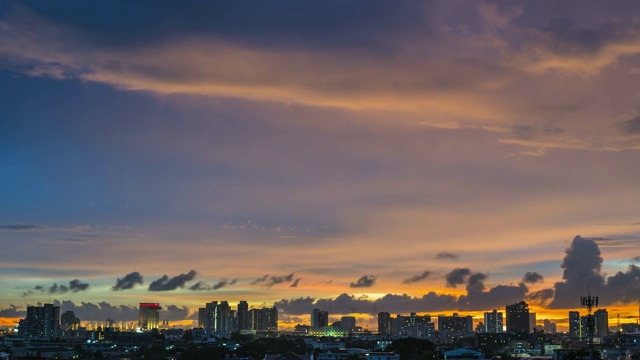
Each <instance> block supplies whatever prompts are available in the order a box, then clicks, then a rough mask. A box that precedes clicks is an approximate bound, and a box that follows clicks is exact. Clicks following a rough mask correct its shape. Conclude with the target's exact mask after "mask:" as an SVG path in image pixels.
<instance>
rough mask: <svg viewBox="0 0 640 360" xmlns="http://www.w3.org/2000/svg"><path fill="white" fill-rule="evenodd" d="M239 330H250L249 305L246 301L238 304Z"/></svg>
mask: <svg viewBox="0 0 640 360" xmlns="http://www.w3.org/2000/svg"><path fill="white" fill-rule="evenodd" d="M238 330H249V304H247V302H246V301H244V300H241V301H240V302H239V303H238Z"/></svg>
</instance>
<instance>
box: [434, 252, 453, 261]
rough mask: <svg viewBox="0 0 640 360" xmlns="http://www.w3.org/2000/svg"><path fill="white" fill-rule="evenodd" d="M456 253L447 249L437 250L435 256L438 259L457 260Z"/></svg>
mask: <svg viewBox="0 0 640 360" xmlns="http://www.w3.org/2000/svg"><path fill="white" fill-rule="evenodd" d="M458 257H459V256H458V255H456V254H453V253H450V252H448V251H442V252H439V253H438V254H437V255H436V256H435V258H436V259H438V260H458Z"/></svg>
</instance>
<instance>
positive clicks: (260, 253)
mask: <svg viewBox="0 0 640 360" xmlns="http://www.w3.org/2000/svg"><path fill="white" fill-rule="evenodd" d="M638 14H640V3H638V2H637V1H635V0H628V1H622V0H621V1H616V2H601V1H583V0H581V1H577V0H574V1H549V0H542V1H536V2H512V1H475V2H468V1H456V0H453V1H381V0H368V1H360V0H350V1H344V0H340V1H338V0H324V1H304V2H301V1H294V0H289V1H281V0H274V1H268V2H265V1H230V0H228V1H227V0H221V1H215V2H205V1H202V2H200V1H188V2H184V1H164V2H160V3H159V2H155V1H136V2H131V1H124V0H123V1H109V2H100V1H85V0H75V1H68V2H64V4H63V3H60V2H51V1H11V0H2V1H0V44H1V46H0V94H2V95H1V96H0V109H1V111H0V246H1V250H0V289H2V291H0V325H11V324H14V323H16V322H17V320H18V319H19V318H21V317H23V316H24V314H25V309H26V307H27V306H33V305H38V304H42V303H51V302H53V303H56V304H59V305H60V306H61V310H62V311H63V312H64V311H66V310H73V311H74V312H75V313H76V316H78V317H79V318H80V319H81V320H83V321H85V322H92V321H93V322H99V321H104V320H106V319H107V318H111V319H114V320H116V321H124V322H127V321H131V322H133V321H135V319H137V306H138V303H140V302H158V303H160V304H161V306H163V309H165V310H163V313H162V315H161V317H163V318H166V319H168V320H170V321H171V322H172V323H176V324H191V323H192V321H193V320H194V319H195V314H196V313H197V309H198V307H203V306H204V304H205V303H207V302H210V301H216V300H217V301H223V300H226V301H229V302H230V304H231V305H232V308H235V305H236V304H237V302H238V301H239V300H246V301H248V302H249V304H250V306H252V307H263V306H274V305H275V306H276V307H278V309H279V316H280V326H281V327H283V328H290V327H292V326H293V325H295V324H297V323H308V322H309V313H310V311H311V309H312V308H320V309H327V310H330V311H331V313H332V317H333V318H335V319H339V317H340V316H342V315H353V314H356V315H357V316H358V318H359V319H361V320H362V321H363V323H364V324H370V327H371V328H373V329H375V328H376V327H377V326H376V325H375V319H376V316H377V313H378V312H381V311H386V312H390V313H392V314H408V313H409V312H417V313H421V314H432V315H437V314H451V313H453V312H458V313H461V314H472V315H473V316H475V317H476V319H480V318H481V316H482V312H484V311H491V310H492V309H500V310H503V311H504V307H505V305H507V304H512V303H515V302H519V301H523V300H524V301H526V302H527V303H529V304H530V307H531V311H534V312H536V313H537V314H538V315H537V318H538V320H541V319H544V318H549V319H552V320H553V321H557V322H558V325H559V327H562V326H563V324H564V325H566V319H567V317H568V314H567V312H568V310H573V309H579V308H580V300H579V296H580V295H587V293H588V292H589V293H591V295H595V296H599V297H600V307H601V308H607V309H608V311H609V314H610V315H609V316H610V318H612V323H613V322H615V320H613V318H614V317H616V315H617V314H620V317H621V321H622V322H635V321H636V320H637V316H638V310H637V306H638V302H639V300H640V267H638V266H640V264H639V263H640V249H639V242H640V206H638V204H639V200H640V166H638V165H639V164H640V85H639V84H640V16H638ZM581 311H582V312H585V310H584V309H581Z"/></svg>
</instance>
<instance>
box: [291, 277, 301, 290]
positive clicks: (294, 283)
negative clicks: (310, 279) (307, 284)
mask: <svg viewBox="0 0 640 360" xmlns="http://www.w3.org/2000/svg"><path fill="white" fill-rule="evenodd" d="M300 280H302V278H297V279H295V280H294V281H293V282H292V283H291V285H289V287H292V288H294V287H298V283H300Z"/></svg>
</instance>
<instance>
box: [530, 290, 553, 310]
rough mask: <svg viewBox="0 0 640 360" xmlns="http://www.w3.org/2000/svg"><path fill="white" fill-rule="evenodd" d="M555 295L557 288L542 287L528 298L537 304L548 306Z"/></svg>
mask: <svg viewBox="0 0 640 360" xmlns="http://www.w3.org/2000/svg"><path fill="white" fill-rule="evenodd" d="M554 295H555V290H553V289H542V290H540V291H536V292H533V293H531V294H528V295H527V298H526V300H527V301H531V302H533V303H535V304H537V305H541V306H546V305H548V303H549V301H551V300H553V296H554Z"/></svg>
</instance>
